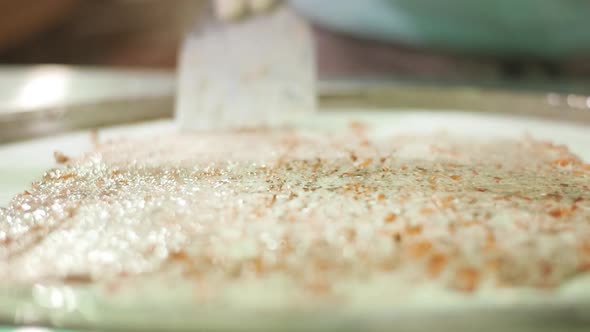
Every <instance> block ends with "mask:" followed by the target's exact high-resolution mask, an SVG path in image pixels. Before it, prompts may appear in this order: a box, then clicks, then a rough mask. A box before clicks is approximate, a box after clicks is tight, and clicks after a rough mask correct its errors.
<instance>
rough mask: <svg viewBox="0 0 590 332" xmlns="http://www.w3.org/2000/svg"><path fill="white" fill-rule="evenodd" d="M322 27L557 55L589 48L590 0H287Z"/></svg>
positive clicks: (480, 49)
mask: <svg viewBox="0 0 590 332" xmlns="http://www.w3.org/2000/svg"><path fill="white" fill-rule="evenodd" d="M291 3H292V4H293V5H294V6H295V7H296V8H297V9H299V10H300V11H301V12H302V13H303V14H304V15H305V16H307V17H309V18H310V19H311V20H313V21H315V22H317V23H318V24H320V25H323V26H325V27H328V28H331V29H334V30H337V31H341V32H346V33H349V34H352V35H356V36H360V37H363V38H369V39H375V40H385V41H394V42H401V43H405V44H408V45H412V46H419V47H425V48H431V49H443V50H451V51H456V52H460V53H468V54H482V55H493V56H506V57H536V58H545V59H561V58H564V57H570V56H577V55H581V54H586V55H587V54H590V18H589V15H590V1H584V0H363V1H341V0H321V1H319V0H291Z"/></svg>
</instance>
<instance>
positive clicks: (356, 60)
mask: <svg viewBox="0 0 590 332" xmlns="http://www.w3.org/2000/svg"><path fill="white" fill-rule="evenodd" d="M543 1H544V0H541V1H540V2H543ZM555 1H556V0H552V2H555ZM566 1H567V0H566ZM308 2H309V1H308ZM422 2H424V1H422ZM455 2H456V1H455ZM518 2H519V1H515V3H518ZM202 5H203V1H199V0H174V1H163V0H100V1H98V0H0V16H2V17H0V64H39V63H57V64H75V65H107V66H123V67H134V68H164V69H166V68H168V69H173V68H175V65H176V61H177V52H178V49H179V44H180V43H181V41H182V38H183V36H184V35H185V33H186V32H187V31H188V30H189V29H190V28H191V27H193V26H194V24H195V22H196V20H197V19H198V17H199V13H200V11H201V8H202V7H203V6H202ZM571 28H572V30H574V29H577V27H575V26H572V27H571ZM578 28H579V27H578ZM466 29H469V28H468V27H467V28H466ZM315 30H316V31H315V35H316V39H317V45H318V53H319V59H318V60H319V70H320V75H321V76H324V77H325V76H328V77H332V76H336V77H340V76H355V77H358V76H375V75H379V76H383V75H397V76H411V77H418V78H430V77H436V78H438V79H481V78H486V79H487V78H500V79H507V80H523V79H534V80H549V81H551V80H557V79H564V78H575V79H585V78H587V77H590V62H589V61H587V60H588V57H586V56H585V55H584V54H574V55H569V56H567V57H562V58H559V59H550V60H547V59H542V58H535V57H528V56H517V57H511V56H494V55H474V54H471V55H466V54H462V53H461V52H451V51H445V50H444V49H442V50H441V48H430V47H428V45H420V46H408V45H409V44H411V43H405V42H395V41H394V42H378V41H370V40H368V39H361V38H356V37H353V36H351V35H345V34H340V33H338V32H334V30H328V29H322V28H318V27H316V28H315ZM336 30H337V29H336ZM540 33H542V32H540ZM507 38H511V37H510V36H507ZM548 47H551V45H549V46H548Z"/></svg>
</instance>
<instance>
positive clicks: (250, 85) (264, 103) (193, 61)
mask: <svg viewBox="0 0 590 332" xmlns="http://www.w3.org/2000/svg"><path fill="white" fill-rule="evenodd" d="M178 73H179V74H178V76H179V83H178V94H177V99H176V119H177V121H178V122H179V124H180V127H181V128H182V129H186V130H211V129H227V128H253V127H265V126H278V125H282V124H286V123H289V121H292V120H293V119H294V118H296V117H298V116H301V115H303V114H306V113H309V112H312V111H313V110H314V109H315V104H316V91H315V59H314V47H313V40H312V35H311V31H310V29H309V27H308V25H307V23H306V22H305V21H303V20H302V19H300V18H299V17H298V16H297V14H295V13H294V12H292V11H291V10H290V9H289V8H288V7H287V6H282V7H280V8H276V9H274V10H272V11H270V12H268V13H265V14H261V15H256V16H254V17H251V18H247V19H244V20H241V21H238V22H231V23H230V22H227V21H221V20H219V19H218V18H216V17H215V15H207V16H206V17H205V18H204V19H203V20H202V21H201V22H200V23H199V24H198V27H196V28H195V29H194V30H193V31H192V33H191V34H190V35H189V36H188V37H187V39H186V41H185V43H184V45H183V47H182V50H181V56H180V61H179V68H178Z"/></svg>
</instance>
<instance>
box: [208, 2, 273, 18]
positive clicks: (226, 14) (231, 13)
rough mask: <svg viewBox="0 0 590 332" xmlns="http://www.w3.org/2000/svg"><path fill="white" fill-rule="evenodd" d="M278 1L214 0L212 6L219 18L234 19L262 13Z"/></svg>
mask: <svg viewBox="0 0 590 332" xmlns="http://www.w3.org/2000/svg"><path fill="white" fill-rule="evenodd" d="M278 2H280V0H214V5H215V6H214V8H215V13H216V15H217V17H219V18H220V19H222V20H224V21H235V20H238V19H242V18H244V17H246V16H250V15H257V14H260V13H264V12H266V11H268V10H270V9H272V8H273V7H274V6H275V5H276V4H277V3H278Z"/></svg>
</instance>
